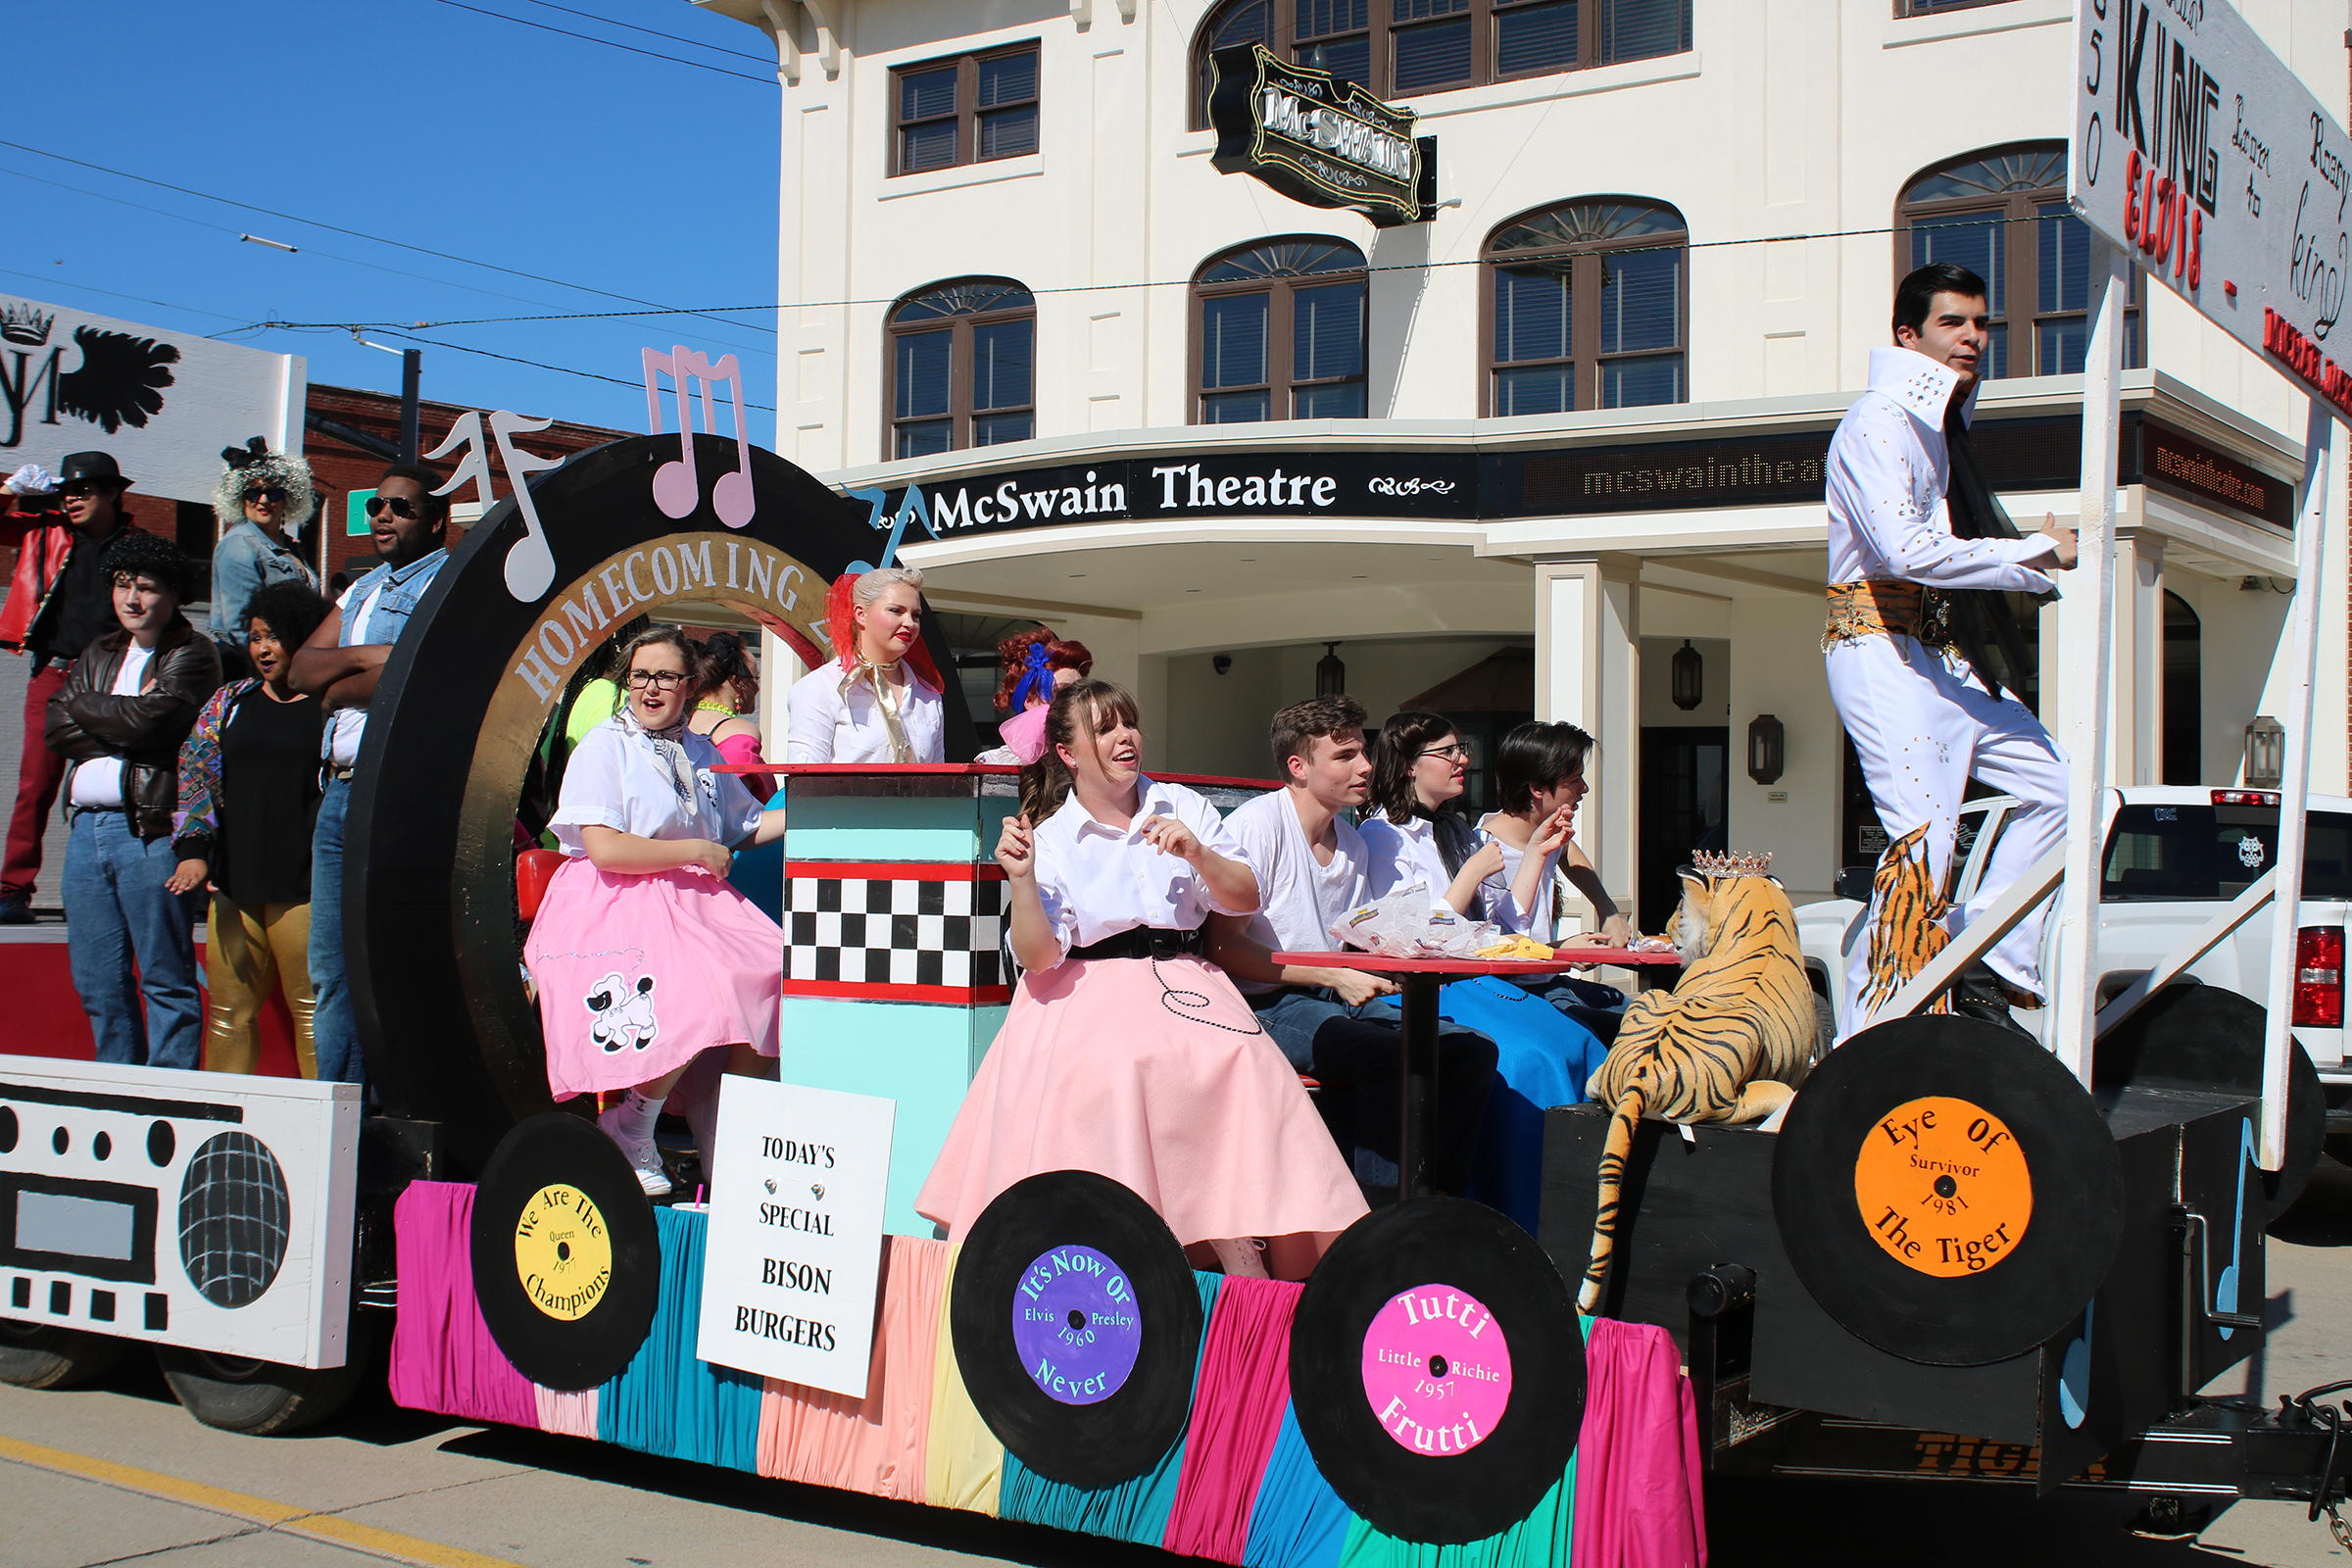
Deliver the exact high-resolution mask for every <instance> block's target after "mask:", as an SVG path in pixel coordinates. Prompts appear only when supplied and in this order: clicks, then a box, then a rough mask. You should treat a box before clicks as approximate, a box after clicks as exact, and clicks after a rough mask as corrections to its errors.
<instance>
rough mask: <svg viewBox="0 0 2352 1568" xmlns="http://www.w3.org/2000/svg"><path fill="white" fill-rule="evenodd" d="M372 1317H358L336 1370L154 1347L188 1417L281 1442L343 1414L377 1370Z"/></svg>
mask: <svg viewBox="0 0 2352 1568" xmlns="http://www.w3.org/2000/svg"><path fill="white" fill-rule="evenodd" d="M372 1316H373V1314H367V1313H355V1314H353V1318H352V1326H351V1339H350V1345H349V1348H348V1349H349V1356H348V1359H346V1360H345V1361H344V1363H343V1364H342V1365H341V1366H337V1367H322V1368H320V1369H319V1370H317V1371H312V1370H311V1369H309V1368H307V1367H299V1366H281V1365H279V1364H278V1363H277V1362H275V1361H249V1360H246V1359H243V1358H242V1357H238V1356H229V1355H216V1354H214V1353H213V1352H211V1351H209V1350H188V1349H182V1348H179V1347H177V1346H169V1345H166V1346H158V1347H156V1351H155V1358H156V1360H157V1361H159V1362H161V1363H162V1365H163V1369H164V1381H165V1382H167V1383H169V1384H171V1385H172V1393H173V1394H174V1395H176V1396H177V1397H178V1398H179V1402H180V1403H181V1404H182V1405H185V1406H186V1407H187V1412H188V1414H190V1415H192V1416H194V1417H195V1418H196V1419H197V1420H199V1421H201V1422H203V1423H204V1424H205V1425H206V1426H208V1427H218V1428H220V1429H221V1431H223V1432H242V1433H244V1434H245V1435H246V1436H248V1437H255V1438H270V1437H278V1436H282V1435H283V1434H285V1433H288V1432H299V1431H301V1430H302V1429H303V1428H304V1427H307V1426H314V1425H316V1424H318V1423H319V1422H320V1421H323V1420H325V1419H326V1418H327V1417H328V1416H330V1415H333V1414H334V1413H335V1412H336V1411H337V1410H340V1409H342V1408H343V1406H344V1404H345V1402H346V1401H348V1400H349V1399H350V1398H351V1397H352V1394H353V1393H354V1392H355V1391H356V1390H357V1389H358V1388H359V1386H360V1384H361V1383H362V1382H363V1381H365V1380H366V1378H367V1377H368V1373H369V1372H370V1371H371V1370H373V1369H375V1367H376V1363H377V1362H378V1361H379V1360H380V1359H381V1357H379V1356H377V1355H376V1354H375V1346H376V1343H377V1335H376V1334H375V1333H374V1332H373V1328H372V1324H371V1322H370V1319H371V1318H372Z"/></svg>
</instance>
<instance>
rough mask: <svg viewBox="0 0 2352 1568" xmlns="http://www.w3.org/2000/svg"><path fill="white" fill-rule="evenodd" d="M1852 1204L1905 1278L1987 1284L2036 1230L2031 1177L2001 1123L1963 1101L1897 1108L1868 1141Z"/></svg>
mask: <svg viewBox="0 0 2352 1568" xmlns="http://www.w3.org/2000/svg"><path fill="white" fill-rule="evenodd" d="M1854 1203H1855V1206H1856V1207H1857V1208H1859V1209H1860V1210H1861V1214H1862V1223H1863V1224H1864V1225H1865V1226H1866V1227H1868V1228H1869V1231H1870V1234H1871V1239H1872V1240H1873V1241H1876V1242H1877V1243H1878V1244H1879V1246H1880V1247H1882V1248H1884V1249H1885V1250H1886V1251H1887V1256H1889V1257H1891V1258H1893V1259H1894V1260H1895V1261H1896V1262H1898V1263H1900V1264H1902V1265H1903V1266H1904V1267H1906V1268H1913V1269H1917V1270H1918V1271H1919V1272H1920V1273H1922V1274H1932V1275H1935V1276H1936V1277H1937V1278H1940V1279H1957V1278H1958V1277H1959V1276H1961V1275H1963V1274H1981V1273H1983V1272H1984V1271H1985V1270H1986V1269H1988V1268H1991V1267H1992V1266H1994V1265H1995V1264H1997V1263H1999V1262H2000V1261H2001V1260H2002V1259H2003V1258H2005V1257H2007V1256H2008V1255H2009V1254H2010V1253H2011V1252H2013V1251H2015V1250H2017V1244H2018V1243H2019V1242H2021V1241H2024V1240H2025V1236H2026V1227H2027V1226H2028V1225H2030V1224H2032V1223H2033V1220H2034V1174H2033V1172H2032V1171H2031V1170H2029V1169H2027V1167H2026V1155H2025V1151H2024V1150H2022V1149H2020V1148H2019V1147H2018V1143H2017V1136H2016V1135H2015V1134H2014V1133H2012V1132H2010V1130H2009V1128H2008V1126H2007V1125H2006V1124H2005V1123H2003V1122H2002V1120H2001V1119H2000V1117H1998V1116H1995V1115H1993V1114H1992V1113H1991V1112H1990V1111H1988V1110H1985V1108H1984V1107H1982V1106H1980V1105H1977V1104H1974V1103H1970V1102H1968V1101H1965V1100H1960V1099H1957V1098H1953V1097H1949V1096H1943V1095H1931V1096H1929V1097H1927V1098H1926V1099H1923V1100H1914V1101H1911V1102H1909V1103H1906V1104H1902V1105H1898V1106H1896V1107H1895V1108H1894V1109H1892V1110H1890V1111H1888V1112H1887V1114H1886V1115H1885V1116H1883V1117H1881V1118H1880V1119H1879V1123H1878V1125H1877V1126H1875V1127H1873V1128H1872V1129H1871V1130H1870V1133H1869V1134H1868V1136H1866V1137H1865V1138H1864V1139H1863V1140H1862V1152H1861V1153H1860V1155H1859V1156H1858V1157H1857V1158H1856V1159H1855V1160H1854Z"/></svg>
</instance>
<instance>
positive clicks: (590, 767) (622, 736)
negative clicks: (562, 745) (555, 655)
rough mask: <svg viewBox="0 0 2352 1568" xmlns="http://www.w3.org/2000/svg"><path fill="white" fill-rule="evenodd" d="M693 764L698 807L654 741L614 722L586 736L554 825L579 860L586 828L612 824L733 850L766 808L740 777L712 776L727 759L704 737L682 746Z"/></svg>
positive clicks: (567, 775) (643, 834) (647, 835)
mask: <svg viewBox="0 0 2352 1568" xmlns="http://www.w3.org/2000/svg"><path fill="white" fill-rule="evenodd" d="M679 744H680V745H681V746H682V747H684V749H685V752H686V760H687V761H688V762H690V763H691V764H693V767H694V809H692V810H691V811H689V810H687V809H686V808H685V807H684V806H683V805H681V804H680V803H679V800H678V792H677V786H676V785H675V784H674V783H672V782H671V779H670V775H669V771H668V769H666V768H665V767H663V766H662V761H661V760H660V759H659V758H658V757H656V756H655V754H654V743H653V742H652V741H651V740H649V739H648V738H646V737H645V736H644V735H641V734H638V733H636V732H634V731H632V730H630V729H628V728H627V727H625V725H624V724H623V722H622V721H621V720H620V719H619V718H618V717H613V718H609V719H607V720H605V722H603V723H602V724H599V725H597V726H596V728H594V729H592V730H590V731H589V732H588V733H587V734H586V735H584V736H582V737H581V738H580V744H579V746H578V748H577V749H576V750H574V751H573V752H572V754H571V760H570V761H569V762H568V763H566V764H565V765H564V795H563V798H562V799H561V800H560V801H558V802H557V803H556V814H555V816H554V817H553V818H552V819H551V820H550V821H549V822H548V824H547V825H548V827H549V829H550V830H551V831H553V832H554V834H555V835H556V842H557V843H559V844H561V845H562V846H563V847H564V854H565V855H568V856H570V857H572V858H574V859H577V858H580V857H582V856H584V855H586V854H587V853H588V847H587V845H586V844H585V843H584V842H583V841H582V840H581V838H580V829H581V828H583V827H609V828H613V829H615V830H617V831H619V832H622V833H634V834H636V835H637V836H638V837H639V838H644V839H710V840H712V841H714V842H716V843H719V844H728V845H732V844H735V843H738V842H740V841H741V840H742V839H744V838H745V837H747V836H748V835H749V834H750V833H751V832H752V831H753V830H754V829H755V828H757V827H758V826H759V825H760V810H761V807H760V802H759V800H758V799H757V798H756V797H754V796H753V794H752V792H751V791H750V790H748V789H746V788H745V787H744V783H743V780H742V779H741V778H739V777H737V776H736V775H735V774H733V773H713V772H712V771H711V769H712V768H713V767H716V766H719V765H720V764H722V763H723V762H725V761H726V759H725V758H723V757H721V756H719V755H718V748H717V747H715V746H713V745H711V742H710V741H709V740H707V739H706V738H704V737H703V736H700V735H696V734H693V733H691V732H690V733H688V734H687V735H685V736H684V737H683V738H682V739H681V740H680V742H679Z"/></svg>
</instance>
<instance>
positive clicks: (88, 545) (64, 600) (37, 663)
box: [0, 452, 130, 925]
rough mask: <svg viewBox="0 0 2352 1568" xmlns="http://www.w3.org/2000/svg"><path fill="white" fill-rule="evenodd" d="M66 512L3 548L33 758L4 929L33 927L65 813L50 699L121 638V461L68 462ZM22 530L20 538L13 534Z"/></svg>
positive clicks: (3, 621) (21, 771) (7, 645)
mask: <svg viewBox="0 0 2352 1568" xmlns="http://www.w3.org/2000/svg"><path fill="white" fill-rule="evenodd" d="M58 468H59V473H58V477H57V490H58V492H59V493H60V494H61V497H62V500H63V505H62V506H60V507H59V508H58V509H57V510H55V511H53V512H48V513H45V514H44V515H43V516H42V517H41V518H40V519H38V520H33V521H30V524H29V525H28V526H26V527H25V528H24V529H23V530H22V537H20V538H17V539H14V540H8V539H6V538H5V535H0V542H8V543H14V544H16V545H17V547H18V554H17V570H16V576H15V578H14V580H13V581H12V582H11V584H10V586H9V590H8V598H7V599H6V600H5V601H4V602H0V649H10V650H13V651H15V652H17V653H20V654H26V655H29V656H30V657H31V659H32V669H31V672H30V673H31V678H30V679H29V680H28V681H27V682H26V683H25V752H24V757H23V760H21V761H20V762H19V764H18V770H17V797H16V809H15V810H14V811H13V812H12V813H11V814H10V817H9V824H8V850H7V858H6V859H5V860H0V925H25V924H28V923H30V921H31V919H32V892H33V883H34V882H35V880H36V879H38V877H39V876H40V874H41V832H42V829H43V828H44V827H45V826H46V825H47V822H48V818H49V808H50V807H52V806H54V805H56V804H57V789H58V784H59V782H60V781H61V780H62V779H63V778H64V777H65V768H66V761H65V759H64V758H62V757H59V756H58V755H57V754H56V753H54V752H52V751H50V750H49V748H48V747H47V746H45V745H43V744H42V741H41V732H42V730H43V728H44V726H45V724H46V715H47V711H48V706H49V699H50V698H51V697H53V696H55V695H56V694H57V690H58V688H59V687H60V686H62V685H64V684H65V679H66V666H67V665H68V664H71V663H72V662H73V659H74V656H75V655H77V654H79V653H80V652H81V651H82V649H84V648H86V647H87V646H89V642H90V639H92V638H93V637H97V636H99V635H100V634H102V633H104V632H108V631H112V630H113V629H114V627H115V615H114V610H113V608H112V605H111V603H110V601H109V598H108V584H107V581H106V578H105V577H104V575H103V574H102V573H101V571H100V569H99V567H100V564H101V559H102V558H103V557H104V556H105V554H106V549H107V547H108V546H109V545H110V544H112V543H114V541H115V539H116V537H117V536H118V535H119V534H120V533H121V532H122V531H123V530H124V529H126V528H128V527H129V526H130V524H129V522H128V521H127V520H125V519H124V517H123V491H125V490H128V489H129V488H130V481H129V480H127V479H125V478H123V470H122V468H121V467H119V466H117V465H116V463H115V460H114V458H113V457H112V455H110V454H108V453H104V452H73V453H69V454H67V456H66V457H65V459H64V460H63V461H62V462H61V463H59V465H58ZM12 531H13V530H12Z"/></svg>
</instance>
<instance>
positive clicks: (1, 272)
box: [0, 267, 261, 330]
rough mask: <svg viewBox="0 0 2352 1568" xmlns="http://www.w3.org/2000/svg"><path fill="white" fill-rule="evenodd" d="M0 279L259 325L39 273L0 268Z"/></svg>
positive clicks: (243, 319) (247, 324)
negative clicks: (61, 286) (61, 287)
mask: <svg viewBox="0 0 2352 1568" xmlns="http://www.w3.org/2000/svg"><path fill="white" fill-rule="evenodd" d="M0 277H22V278H25V280H27V281H28V282H34V283H61V284H64V285H65V286H66V287H67V288H77V289H79V290H81V291H82V292H83V293H84V294H103V295H105V296H106V297H107V298H108V299H115V300H129V301H131V302H132V303H133V304H136V305H160V306H162V307H163V308H164V309H165V310H167V311H185V312H187V313H188V314H189V315H190V316H209V317H211V318H212V319H214V320H216V321H239V322H244V326H245V327H251V326H254V325H257V324H261V323H256V322H252V321H246V319H245V318H244V317H242V316H223V315H221V313H220V312H219V311H206V310H199V309H197V308H196V307H195V306H193V305H174V304H172V302H171V301H170V300H151V299H147V298H145V297H144V296H142V295H138V294H124V293H121V292H119V291H117V290H115V289H111V288H98V287H95V286H93V285H91V284H88V283H75V282H73V281H72V280H70V279H67V278H62V277H44V276H43V275H42V274H40V273H39V272H14V271H11V270H8V269H7V268H5V267H0ZM243 329H244V328H243V327H241V328H240V330H243Z"/></svg>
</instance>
